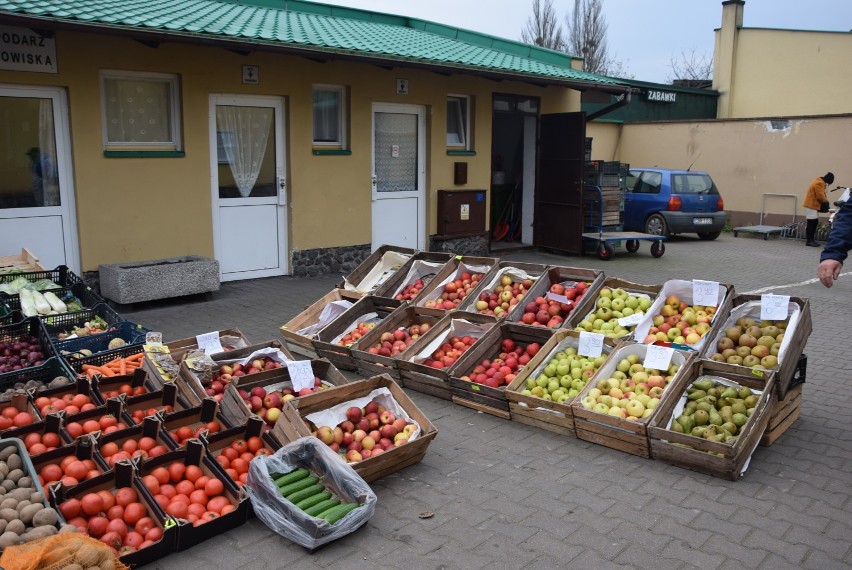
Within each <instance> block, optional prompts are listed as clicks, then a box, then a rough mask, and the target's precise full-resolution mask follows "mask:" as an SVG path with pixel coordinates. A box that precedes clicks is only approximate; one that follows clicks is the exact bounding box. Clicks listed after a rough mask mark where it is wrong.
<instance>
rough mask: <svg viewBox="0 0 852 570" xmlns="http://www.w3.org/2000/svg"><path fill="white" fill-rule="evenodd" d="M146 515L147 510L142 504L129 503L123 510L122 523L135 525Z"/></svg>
mask: <svg viewBox="0 0 852 570" xmlns="http://www.w3.org/2000/svg"><path fill="white" fill-rule="evenodd" d="M147 514H148V509H146V508H145V505H143V504H142V503H130V504H129V505H127V508H125V509H124V522H126V523H127V524H128V525H131V526H132V525H135V524H136V523H137V522H139V520H140V519H141V518H142V517H144V516H146V515H147Z"/></svg>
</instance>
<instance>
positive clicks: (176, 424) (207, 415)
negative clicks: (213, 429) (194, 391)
mask: <svg viewBox="0 0 852 570" xmlns="http://www.w3.org/2000/svg"><path fill="white" fill-rule="evenodd" d="M160 421H161V422H162V423H163V428H164V429H165V432H164V433H163V439H164V440H165V441H167V442H169V446H170V447H171V448H172V449H178V448H181V447H183V444H181V443H178V442H177V441H176V440H175V439H174V438H173V437H172V435H171V432H173V431H175V430H177V429H179V428H182V427H188V428H190V429H192V431H193V432H195V431H197V430H198V428H202V427H204V425H205V424H208V423H210V422H214V421H217V422H219V426H220V428H219V429H220V431H221V430H224V429H228V428H232V427H234V425H232V424H231V422H230V421H229V420H228V419H227V418H225V417H223V416H222V414H220V413H219V402H217V401H216V400H213V399H212V398H205V399H204V400H203V401H202V402H201V405H199V406H195V407H193V408H187V409H185V410H180V411H179V412H173V413H171V414H168V415H166V414H160Z"/></svg>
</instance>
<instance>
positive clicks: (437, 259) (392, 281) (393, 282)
mask: <svg viewBox="0 0 852 570" xmlns="http://www.w3.org/2000/svg"><path fill="white" fill-rule="evenodd" d="M452 258H453V254H451V253H446V252H437V251H436V252H429V251H418V252H417V253H415V254H414V255H412V256H411V259H409V260H408V263H407V264H406V266H405V268H404V269H405V270H404V271H403V270H400V271H397V272H396V273H394V274H393V275H392V276H391V277H390V278H388V280H387V281H385V282H384V283H382V285H381V286H379V287H377V288H376V290H375V291H373V293H372V294H373V295H375V296H376V297H386V298H391V299H394V298H395V296H394V295H396V294H397V293H398V292H400V291H401V290H402V289H403V288H405V287H407V286H408V285H411V284H412V283H414V281H415V279H409V278H408V273H409V272H410V271H411V269H412V268H413V267H414V264H415V263H416V262H418V261H425V262H428V263H432V264H437V267H436V268H435V274H436V275H437V273H438V272H440V271H441V270H442V269H443V268H444V266H445V265H446V264H447V263H449V261H450V259H452ZM433 279H434V277H433V278H432V279H430V280H429V283H431V282H432V280H433ZM424 290H425V287H424ZM420 293H423V291H420ZM418 296H419V295H418Z"/></svg>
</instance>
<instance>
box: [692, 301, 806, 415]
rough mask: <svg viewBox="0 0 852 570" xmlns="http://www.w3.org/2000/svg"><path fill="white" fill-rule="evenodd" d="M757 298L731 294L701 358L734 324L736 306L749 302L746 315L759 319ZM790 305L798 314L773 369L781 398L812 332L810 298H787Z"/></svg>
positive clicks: (713, 347)
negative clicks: (724, 314)
mask: <svg viewBox="0 0 852 570" xmlns="http://www.w3.org/2000/svg"><path fill="white" fill-rule="evenodd" d="M760 297H761V296H760V295H749V294H740V295H735V296H734V297H733V299H732V300H731V307H730V311H731V314H730V315H729V316H728V318H727V319H726V320H725V322H723V323H720V325H719V326H718V327H714V330H713V331H712V332H711V333H708V334H712V335H713V337H712V338H710V339H709V341H708V342H707V343H706V344H705V345H704V351H703V352H702V354H701V355H702V356H703V357H704V358H710V356H711V355H712V354H713V352H715V347H716V343H717V342H718V340H719V338H720V337H721V336H722V335H724V334H725V329H727V328H728V327H729V326H732V325H733V324H734V322H735V320H736V319H734V316H733V314H732V312H733V311H735V310H736V309H737V307H740V306H742V305H744V304H746V303H752V304H753V306H754V308H753V309H749V310H747V311H746V312H747V314H749V315H755V316H754V317H752V318H754V319H755V320H757V321H760ZM790 305H795V306H796V307H798V309H799V316H798V318H797V319H796V323H795V325H794V327H793V330H792V331H786V332H785V334H784V343H782V346H783V347H784V356H783V358H781V359H779V362H778V367H777V368H776V369H775V371H776V372H777V377H776V378H777V379H776V383H775V390H776V395H777V396H778V398H779V399H780V400H783V399H784V398H785V397H786V396H787V391H788V390H789V389H790V386H791V385H793V381H794V378H795V377H796V371H797V369H798V367H799V362H800V359H801V356H802V353H803V352H804V350H805V345H806V344H807V343H808V337H810V335H811V332H812V331H813V320H812V319H811V304H810V301H809V300H808V299H805V298H801V297H790ZM788 337H789V339H788ZM734 366H737V365H734ZM740 368H742V369H743V370H744V371H745V372H748V371H750V370H751V369H750V368H748V367H747V366H740ZM749 373H750V372H749Z"/></svg>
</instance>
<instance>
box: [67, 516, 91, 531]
mask: <svg viewBox="0 0 852 570" xmlns="http://www.w3.org/2000/svg"><path fill="white" fill-rule="evenodd" d="M68 524H70V525H74V526H75V527H77V532H82V533H84V534H85V532H86V529H87V528H88V527H89V521H87V520H86V519H85V518H83V517H74V518H73V519H68Z"/></svg>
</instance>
